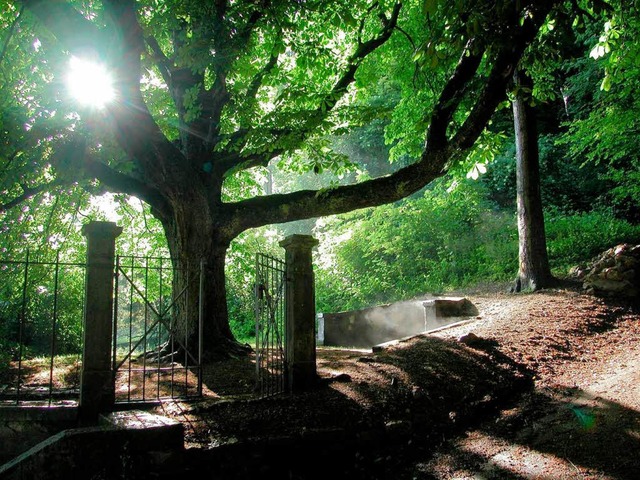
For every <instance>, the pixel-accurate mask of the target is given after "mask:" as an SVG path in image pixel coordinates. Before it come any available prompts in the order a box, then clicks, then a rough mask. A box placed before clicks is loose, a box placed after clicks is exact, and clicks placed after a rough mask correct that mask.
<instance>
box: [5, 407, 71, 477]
mask: <svg viewBox="0 0 640 480" xmlns="http://www.w3.org/2000/svg"><path fill="white" fill-rule="evenodd" d="M77 417H78V408H77V407H76V406H75V405H74V406H51V407H42V406H28V405H21V406H15V407H14V406H3V407H0V465H2V464H3V463H5V462H8V461H9V460H11V459H12V458H14V457H16V456H18V455H20V454H21V453H23V452H25V451H27V450H29V449H30V448H31V447H33V446H34V445H36V444H37V443H39V442H41V441H43V440H45V439H47V438H49V437H50V436H52V435H54V434H56V433H58V432H60V431H62V430H65V429H67V428H72V427H74V426H76V425H77V422H78V418H77Z"/></svg>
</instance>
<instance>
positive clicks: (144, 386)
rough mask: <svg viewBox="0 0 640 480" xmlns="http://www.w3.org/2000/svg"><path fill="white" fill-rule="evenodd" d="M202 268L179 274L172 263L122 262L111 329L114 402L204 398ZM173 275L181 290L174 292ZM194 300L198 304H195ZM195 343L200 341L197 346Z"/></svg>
mask: <svg viewBox="0 0 640 480" xmlns="http://www.w3.org/2000/svg"><path fill="white" fill-rule="evenodd" d="M202 270H203V265H202V264H201V266H200V268H199V269H197V270H196V271H189V270H188V268H187V267H185V268H182V267H180V266H178V267H177V268H176V267H175V266H173V265H172V263H171V259H168V258H161V257H135V256H126V257H124V256H119V257H117V259H116V276H115V278H116V280H115V299H114V309H113V310H114V328H113V370H114V375H115V388H116V402H119V403H132V402H148V401H157V400H161V399H168V398H187V397H194V396H200V395H202V333H201V332H202V318H201V317H202V315H200V314H199V313H193V312H200V309H199V306H198V305H193V302H194V301H196V302H197V299H199V298H201V295H200V293H201V291H202V283H201V282H202ZM175 275H181V276H182V277H183V278H184V279H185V281H184V282H182V284H183V286H182V290H180V291H177V292H175V291H173V289H172V286H173V280H174V276H175ZM194 299H195V300H194ZM194 339H196V340H194Z"/></svg>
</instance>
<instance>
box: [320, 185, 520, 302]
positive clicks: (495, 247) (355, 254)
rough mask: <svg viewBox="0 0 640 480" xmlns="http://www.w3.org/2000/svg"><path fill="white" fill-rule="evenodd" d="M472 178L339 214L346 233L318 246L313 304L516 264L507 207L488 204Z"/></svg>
mask: <svg viewBox="0 0 640 480" xmlns="http://www.w3.org/2000/svg"><path fill="white" fill-rule="evenodd" d="M485 195H486V192H485V191H484V190H483V188H482V186H481V185H480V184H479V183H478V182H464V184H460V185H455V184H454V185H452V186H451V187H449V188H447V187H446V184H445V183H444V182H439V183H438V184H437V186H436V187H434V188H433V189H430V190H427V191H425V192H424V194H423V196H422V197H419V198H416V199H412V200H406V201H403V202H400V203H398V204H396V205H389V206H383V207H378V208H377V209H375V210H373V211H370V210H368V211H366V212H364V213H360V214H357V215H352V216H351V217H347V218H349V219H350V221H349V222H348V223H347V222H345V223H344V224H343V225H341V226H340V228H341V231H342V233H343V235H344V237H345V238H346V240H344V241H342V242H340V243H338V244H336V245H335V246H334V247H332V248H330V249H329V251H328V252H325V253H324V256H325V258H328V260H326V261H325V263H324V264H323V266H322V267H321V268H319V269H318V273H317V278H318V291H317V294H316V296H317V300H318V309H319V310H320V311H335V310H345V309H352V308H359V307H363V306H366V305H371V304H375V303H383V302H387V301H391V300H399V299H407V298H411V297H413V296H416V295H422V294H425V293H433V292H440V291H443V290H447V289H449V288H452V287H458V286H462V285H467V284H470V283H472V282H475V281H479V280H504V279H506V278H508V277H509V276H511V275H513V274H514V271H515V269H516V268H517V248H518V247H517V232H516V231H515V224H514V222H513V218H512V217H511V215H508V214H504V213H500V212H498V211H496V210H494V209H492V207H491V204H490V203H489V202H487V200H485Z"/></svg>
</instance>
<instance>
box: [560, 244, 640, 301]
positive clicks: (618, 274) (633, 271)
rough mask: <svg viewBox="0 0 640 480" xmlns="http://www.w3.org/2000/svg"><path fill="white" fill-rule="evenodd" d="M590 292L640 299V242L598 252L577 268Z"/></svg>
mask: <svg viewBox="0 0 640 480" xmlns="http://www.w3.org/2000/svg"><path fill="white" fill-rule="evenodd" d="M571 274H572V275H574V276H575V277H577V278H578V279H580V280H582V282H583V288H584V289H585V291H586V292H587V293H591V294H594V295H598V296H603V297H622V298H629V299H635V300H638V294H639V293H640V245H630V244H627V243H624V244H620V245H617V246H615V247H613V248H610V249H609V250H607V251H605V252H603V253H602V254H600V255H598V256H597V257H596V258H595V259H593V260H592V261H591V262H590V263H589V265H587V266H582V267H574V268H573V269H572V271H571Z"/></svg>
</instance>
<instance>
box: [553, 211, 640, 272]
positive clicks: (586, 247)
mask: <svg viewBox="0 0 640 480" xmlns="http://www.w3.org/2000/svg"><path fill="white" fill-rule="evenodd" d="M545 230H546V234H547V250H548V252H549V263H550V264H551V268H552V270H553V271H554V273H556V274H557V275H563V274H566V273H567V272H568V271H569V269H570V268H571V267H573V266H575V265H577V264H580V263H583V262H586V261H588V260H590V259H591V258H593V257H595V256H596V255H598V254H599V253H601V252H603V251H604V250H607V249H608V248H611V247H613V246H615V245H618V244H620V243H640V225H632V224H631V223H629V222H627V221H626V220H621V219H620V218H616V217H615V216H614V214H613V213H612V212H609V211H592V212H586V213H573V214H567V213H561V212H557V211H552V212H548V213H547V214H546V215H545Z"/></svg>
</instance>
